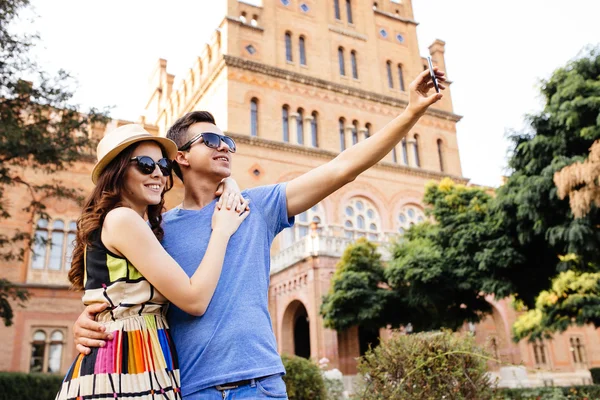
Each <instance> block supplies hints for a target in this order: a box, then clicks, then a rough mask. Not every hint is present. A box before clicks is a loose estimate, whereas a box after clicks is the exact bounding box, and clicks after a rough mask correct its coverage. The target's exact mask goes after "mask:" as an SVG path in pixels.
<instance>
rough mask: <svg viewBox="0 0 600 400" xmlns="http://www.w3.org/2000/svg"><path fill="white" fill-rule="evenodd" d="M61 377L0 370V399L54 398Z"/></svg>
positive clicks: (51, 399) (39, 399)
mask: <svg viewBox="0 0 600 400" xmlns="http://www.w3.org/2000/svg"><path fill="white" fill-rule="evenodd" d="M62 380H63V377H62V376H59V375H46V374H25V373H21V372H0V400H9V399H10V400H26V399H27V400H30V399H36V400H54V398H55V397H56V393H58V389H60V384H61V383H62Z"/></svg>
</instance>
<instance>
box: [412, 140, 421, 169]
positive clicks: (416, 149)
mask: <svg viewBox="0 0 600 400" xmlns="http://www.w3.org/2000/svg"><path fill="white" fill-rule="evenodd" d="M413 149H414V150H415V165H416V166H417V167H420V166H421V159H420V158H419V135H415V142H414V143H413Z"/></svg>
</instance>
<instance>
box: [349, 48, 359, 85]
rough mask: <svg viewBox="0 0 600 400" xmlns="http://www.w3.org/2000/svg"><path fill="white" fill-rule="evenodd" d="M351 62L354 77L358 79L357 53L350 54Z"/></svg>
mask: <svg viewBox="0 0 600 400" xmlns="http://www.w3.org/2000/svg"><path fill="white" fill-rule="evenodd" d="M350 61H351V62H352V77H353V78H354V79H358V67H357V65H356V51H354V50H352V51H351V52H350Z"/></svg>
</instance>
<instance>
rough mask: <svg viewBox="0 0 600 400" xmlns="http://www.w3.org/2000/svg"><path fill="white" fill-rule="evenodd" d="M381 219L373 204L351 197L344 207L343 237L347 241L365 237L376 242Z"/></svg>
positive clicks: (363, 199)
mask: <svg viewBox="0 0 600 400" xmlns="http://www.w3.org/2000/svg"><path fill="white" fill-rule="evenodd" d="M380 232H381V218H380V217H379V213H378V212H377V209H376V208H375V206H374V205H373V203H372V202H371V201H369V200H367V199H365V198H363V197H353V198H352V199H350V201H349V202H348V203H347V204H346V206H345V207H344V235H345V236H346V237H347V238H348V239H357V238H359V237H367V239H369V240H378V239H379V233H380Z"/></svg>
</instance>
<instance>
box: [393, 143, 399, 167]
mask: <svg viewBox="0 0 600 400" xmlns="http://www.w3.org/2000/svg"><path fill="white" fill-rule="evenodd" d="M392 162H393V163H394V164H397V163H398V155H397V154H396V148H395V147H394V148H393V149H392Z"/></svg>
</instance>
